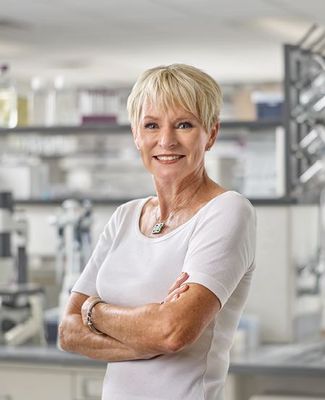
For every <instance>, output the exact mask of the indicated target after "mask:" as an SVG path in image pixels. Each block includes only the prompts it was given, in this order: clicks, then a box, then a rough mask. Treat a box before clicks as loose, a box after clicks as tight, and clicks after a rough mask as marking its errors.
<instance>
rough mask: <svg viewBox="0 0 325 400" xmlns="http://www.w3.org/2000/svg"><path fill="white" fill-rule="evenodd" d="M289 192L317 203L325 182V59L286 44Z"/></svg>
mask: <svg viewBox="0 0 325 400" xmlns="http://www.w3.org/2000/svg"><path fill="white" fill-rule="evenodd" d="M284 59H285V81H284V86H285V99H286V104H285V105H286V106H285V118H284V120H285V123H284V126H285V130H286V143H285V149H286V193H287V195H288V196H290V197H293V198H302V199H306V200H316V199H318V197H319V192H320V190H321V186H322V184H324V182H325V176H324V164H323V161H322V159H323V158H324V154H325V57H324V56H323V55H322V54H321V53H320V52H318V51H313V50H312V49H305V48H302V47H301V45H296V46H293V45H286V46H285V47H284Z"/></svg>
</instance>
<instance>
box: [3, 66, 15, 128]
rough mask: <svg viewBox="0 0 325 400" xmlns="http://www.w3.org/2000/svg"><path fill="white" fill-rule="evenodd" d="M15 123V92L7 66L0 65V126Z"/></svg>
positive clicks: (11, 125)
mask: <svg viewBox="0 0 325 400" xmlns="http://www.w3.org/2000/svg"><path fill="white" fill-rule="evenodd" d="M16 125H17V92H16V88H15V86H14V84H13V82H12V80H11V78H10V74H9V66H8V65H7V64H2V65H0V127H1V128H14V127H15V126H16Z"/></svg>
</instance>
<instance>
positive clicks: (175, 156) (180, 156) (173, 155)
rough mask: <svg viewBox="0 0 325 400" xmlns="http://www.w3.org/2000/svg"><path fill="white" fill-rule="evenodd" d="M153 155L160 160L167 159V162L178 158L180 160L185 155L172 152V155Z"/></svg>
mask: <svg viewBox="0 0 325 400" xmlns="http://www.w3.org/2000/svg"><path fill="white" fill-rule="evenodd" d="M153 157H154V158H155V159H156V160H158V161H167V162H168V161H169V162H171V161H178V160H180V159H181V158H183V157H185V156H183V155H179V154H170V155H168V154H166V155H164V154H161V155H158V156H153Z"/></svg>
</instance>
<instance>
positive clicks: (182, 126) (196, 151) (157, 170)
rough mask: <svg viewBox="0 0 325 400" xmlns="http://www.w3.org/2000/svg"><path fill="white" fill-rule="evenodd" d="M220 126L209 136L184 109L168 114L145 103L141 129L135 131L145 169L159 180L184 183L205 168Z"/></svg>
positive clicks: (170, 111)
mask: <svg viewBox="0 0 325 400" xmlns="http://www.w3.org/2000/svg"><path fill="white" fill-rule="evenodd" d="M216 134H217V126H216V127H215V128H214V129H212V131H211V132H210V133H207V132H206V131H205V129H204V128H203V126H202V124H201V123H200V122H199V121H198V120H197V119H196V118H195V116H194V115H193V114H191V113H189V112H188V111H185V110H184V109H183V108H180V107H179V108H173V109H169V110H168V111H167V112H166V111H164V110H162V109H160V108H158V107H157V106H155V104H151V103H150V102H145V104H144V106H143V109H142V114H141V116H140V121H139V126H138V127H137V128H136V130H133V135H134V140H135V144H136V146H137V148H138V149H139V150H140V153H141V157H142V160H143V163H144V166H145V167H146V168H147V169H148V171H149V172H150V173H151V174H152V175H153V176H154V178H155V179H157V180H165V181H166V182H168V181H170V182H175V181H182V179H184V178H186V177H190V176H192V175H193V176H195V175H196V174H197V173H200V172H202V170H203V168H204V153H205V151H206V149H207V148H208V147H211V146H212V145H213V143H214V141H215V137H216Z"/></svg>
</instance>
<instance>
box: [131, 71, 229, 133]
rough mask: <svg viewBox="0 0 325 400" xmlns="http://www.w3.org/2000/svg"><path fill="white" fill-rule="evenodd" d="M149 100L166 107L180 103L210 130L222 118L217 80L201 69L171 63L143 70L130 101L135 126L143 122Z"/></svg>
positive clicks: (132, 123) (132, 121) (220, 94)
mask: <svg viewBox="0 0 325 400" xmlns="http://www.w3.org/2000/svg"><path fill="white" fill-rule="evenodd" d="M146 100H149V101H150V102H152V103H154V104H158V106H159V107H162V108H163V110H167V109H168V108H170V107H174V106H180V107H182V108H184V110H186V111H188V112H190V113H191V114H193V115H194V116H195V117H196V118H197V119H198V120H199V121H200V123H201V124H202V125H203V127H204V129H205V130H206V131H207V132H210V131H211V129H212V128H213V126H214V125H215V124H216V123H217V122H218V120H219V114H220V108H221V104H222V93H221V89H220V87H219V85H218V84H217V82H216V81H215V80H214V79H213V78H212V77H211V76H210V75H208V74H206V73H205V72H203V71H201V70H200V69H198V68H195V67H192V66H190V65H186V64H172V65H167V66H159V67H155V68H151V69H148V70H146V71H145V72H143V73H142V74H141V75H140V77H139V78H138V80H137V81H136V83H135V85H134V86H133V88H132V91H131V94H130V96H129V98H128V102H127V110H128V114H129V120H130V122H131V125H132V126H133V127H135V128H136V127H137V126H138V125H139V122H140V117H141V112H142V107H143V104H144V102H145V101H146Z"/></svg>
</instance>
